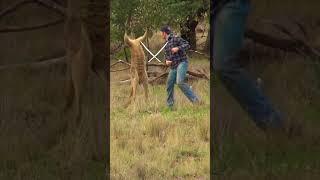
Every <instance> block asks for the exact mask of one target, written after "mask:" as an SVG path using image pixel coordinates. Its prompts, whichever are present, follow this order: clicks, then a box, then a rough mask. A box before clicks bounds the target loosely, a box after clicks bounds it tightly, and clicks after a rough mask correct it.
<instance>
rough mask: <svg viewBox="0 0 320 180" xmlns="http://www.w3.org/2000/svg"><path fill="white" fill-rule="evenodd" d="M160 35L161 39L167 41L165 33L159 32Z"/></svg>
mask: <svg viewBox="0 0 320 180" xmlns="http://www.w3.org/2000/svg"><path fill="white" fill-rule="evenodd" d="M161 35H162V38H163V39H164V40H167V33H165V32H161Z"/></svg>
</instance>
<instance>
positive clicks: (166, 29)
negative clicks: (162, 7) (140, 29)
mask: <svg viewBox="0 0 320 180" xmlns="http://www.w3.org/2000/svg"><path fill="white" fill-rule="evenodd" d="M160 31H161V34H162V38H163V39H165V40H166V39H167V37H168V35H169V34H170V33H171V28H170V27H169V26H167V25H166V26H163V27H162V28H161V29H160Z"/></svg>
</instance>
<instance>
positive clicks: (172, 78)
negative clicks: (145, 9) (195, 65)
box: [161, 26, 199, 110]
mask: <svg viewBox="0 0 320 180" xmlns="http://www.w3.org/2000/svg"><path fill="white" fill-rule="evenodd" d="M161 32H162V37H163V39H164V40H165V41H166V42H168V44H167V45H166V47H165V48H164V50H165V58H166V64H167V65H168V66H170V72H169V75H168V79H167V95H168V97H167V106H168V107H169V109H171V110H172V108H173V105H174V84H175V83H176V84H177V85H178V87H179V88H180V89H181V91H182V92H183V93H184V95H185V96H187V98H188V99H189V100H190V101H191V102H192V103H199V98H198V97H197V96H196V95H195V93H194V92H193V91H192V89H191V87H190V86H189V85H188V84H187V83H186V82H185V81H184V80H185V78H186V74H187V70H188V59H187V53H186V51H187V50H188V48H190V45H189V43H188V42H187V41H186V40H184V39H182V38H181V37H178V36H175V35H174V34H173V33H172V31H171V28H170V27H169V26H164V27H162V28H161Z"/></svg>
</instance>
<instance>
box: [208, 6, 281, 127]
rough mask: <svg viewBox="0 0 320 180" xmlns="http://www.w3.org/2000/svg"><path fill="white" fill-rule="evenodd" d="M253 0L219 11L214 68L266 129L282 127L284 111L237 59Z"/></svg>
mask: <svg viewBox="0 0 320 180" xmlns="http://www.w3.org/2000/svg"><path fill="white" fill-rule="evenodd" d="M249 6H250V3H249V0H234V1H230V2H229V3H227V4H226V5H225V6H224V7H223V8H222V9H221V10H220V11H219V13H218V14H217V16H216V17H215V20H214V21H215V22H214V27H213V28H214V35H213V38H214V40H213V61H214V62H213V66H214V67H213V68H214V72H213V73H215V74H216V75H217V77H218V78H219V79H220V80H221V82H222V83H223V84H224V85H225V87H226V88H227V90H228V91H229V92H230V93H231V95H232V96H233V97H234V98H235V99H236V100H237V101H238V102H239V103H240V105H241V106H242V108H244V110H245V111H247V112H248V113H249V115H250V116H251V117H252V119H253V120H254V122H255V123H256V125H257V126H258V127H260V128H262V129H265V128H267V127H275V128H277V127H282V120H281V117H280V113H279V112H277V111H276V110H274V108H273V107H272V105H271V103H270V102H269V100H268V99H267V97H266V96H265V95H264V94H263V93H262V92H261V90H260V89H259V88H258V87H257V86H256V84H255V81H254V80H253V79H251V78H250V76H249V74H248V73H247V72H246V71H245V70H244V69H242V68H241V67H240V65H239V64H238V62H237V58H238V53H239V51H240V49H241V46H242V43H243V38H244V31H245V25H246V19H247V15H248V12H249Z"/></svg>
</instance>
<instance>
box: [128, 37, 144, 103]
mask: <svg viewBox="0 0 320 180" xmlns="http://www.w3.org/2000/svg"><path fill="white" fill-rule="evenodd" d="M146 35H147V31H146V32H145V33H144V35H143V36H141V37H139V38H137V39H130V38H129V37H128V36H127V33H125V35H124V42H125V43H126V44H127V45H128V46H129V47H130V51H131V67H130V79H131V93H130V97H129V98H130V99H129V102H128V103H127V104H126V106H128V105H129V104H130V103H132V102H133V101H135V98H136V92H137V86H138V84H142V85H143V88H144V93H145V98H146V100H147V99H148V75H147V71H146V60H145V54H144V51H143V49H142V46H141V44H140V42H141V41H143V40H144V39H145V38H146Z"/></svg>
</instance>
